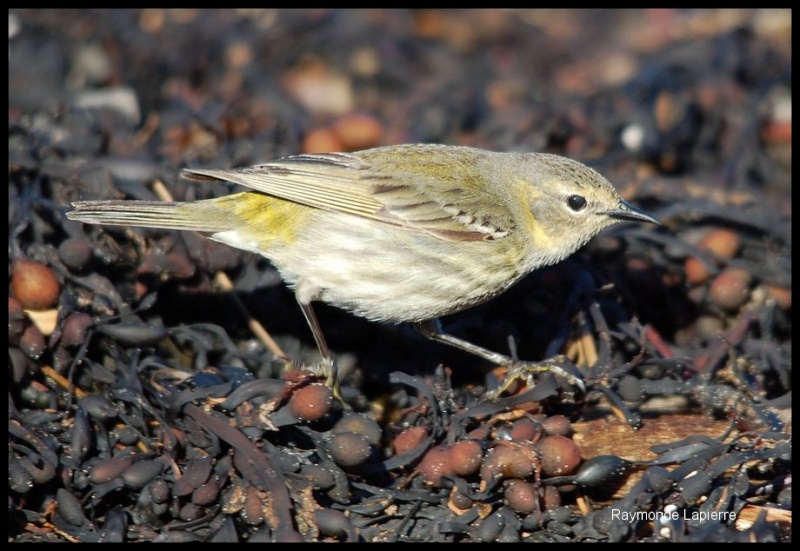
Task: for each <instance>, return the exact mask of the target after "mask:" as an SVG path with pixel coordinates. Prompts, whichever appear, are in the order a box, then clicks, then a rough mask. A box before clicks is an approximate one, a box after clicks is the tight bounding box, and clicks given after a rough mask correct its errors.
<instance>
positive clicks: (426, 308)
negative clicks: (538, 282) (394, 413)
mask: <svg viewBox="0 0 800 551" xmlns="http://www.w3.org/2000/svg"><path fill="white" fill-rule="evenodd" d="M182 176H183V177H184V178H187V179H189V180H195V181H208V180H215V181H220V180H221V181H228V182H233V183H236V184H240V185H241V186H244V187H245V188H247V191H244V192H241V193H236V194H233V195H227V196H224V197H220V198H216V199H206V200H200V201H193V202H183V203H167V202H155V201H118V200H116V201H115V200H112V201H85V202H76V203H73V207H74V210H72V211H70V212H68V213H67V217H68V218H69V219H71V220H79V221H82V222H87V223H92V224H110V225H119V226H140V227H149V228H166V229H177V230H195V231H198V232H204V233H206V234H209V237H210V238H211V239H213V240H215V241H219V242H222V243H226V244H228V245H231V246H233V247H237V248H239V249H244V250H247V251H252V252H255V253H258V254H261V255H263V256H265V257H267V258H268V259H270V261H271V262H272V263H273V265H274V266H275V267H276V268H277V269H278V271H279V272H280V274H281V276H282V277H283V279H284V280H285V281H286V283H287V284H288V285H289V286H290V287H291V288H293V289H294V291H295V295H296V297H297V301H298V302H299V304H300V307H301V308H302V310H303V313H304V315H305V317H306V320H307V322H308V324H309V327H310V328H311V331H312V333H313V335H314V339H315V341H316V343H317V346H318V347H319V349H320V353H321V354H322V357H323V360H324V366H326V367H324V368H323V371H324V372H325V375H326V376H327V378H328V383H329V384H331V385H333V386H334V387H335V388H336V389H338V384H339V382H338V376H337V373H336V367H335V366H336V364H335V362H334V361H333V355H332V354H331V351H330V349H329V348H328V345H327V343H326V341H325V338H324V336H323V333H322V330H321V328H320V325H319V323H318V321H317V318H316V316H315V314H314V310H313V308H312V302H314V301H323V302H326V303H328V304H332V305H334V306H337V307H339V308H343V309H345V310H349V311H350V312H353V313H354V314H356V315H359V316H362V317H365V318H367V319H369V320H374V321H380V322H394V323H401V322H411V323H412V324H414V326H415V327H416V328H417V329H418V330H419V331H420V332H421V333H422V334H423V335H425V336H426V337H428V338H431V339H433V340H436V341H439V342H442V343H445V344H449V345H451V346H454V347H456V348H459V349H461V350H464V351H467V352H470V353H472V354H475V355H477V356H480V357H482V358H484V359H485V360H488V361H489V362H491V363H494V364H498V365H507V366H509V368H510V371H509V377H508V380H511V379H512V378H518V377H527V378H530V373H533V372H537V371H543V370H545V371H551V370H555V371H563V370H559V368H557V367H555V366H554V365H553V364H552V362H551V363H548V362H547V361H545V362H539V363H534V362H520V361H515V360H513V359H512V358H510V357H508V356H505V355H503V354H499V353H496V352H492V351H490V350H487V349H485V348H482V347H480V346H477V345H475V344H472V343H470V342H467V341H464V340H461V339H458V338H456V337H454V336H452V335H449V334H447V333H444V332H443V331H442V330H441V327H440V325H439V324H438V321H437V318H439V317H441V316H444V315H447V314H452V313H454V312H458V311H461V310H464V309H466V308H469V307H471V306H475V305H477V304H480V303H482V302H485V301H487V300H489V299H491V298H492V297H494V296H496V295H498V294H500V293H502V292H503V291H505V290H506V289H508V288H509V287H511V286H512V285H514V284H515V283H516V282H518V281H519V280H520V279H521V278H522V277H524V276H525V275H526V274H528V273H530V272H532V271H533V270H536V269H537V268H541V267H543V266H548V265H551V264H554V263H557V262H559V261H561V260H563V259H564V258H566V257H568V256H569V255H571V254H572V253H574V252H575V251H577V250H578V249H579V248H580V247H581V246H583V245H584V244H585V243H586V242H587V241H589V239H591V238H592V237H593V236H595V235H596V234H597V233H599V232H600V231H601V230H603V229H604V228H606V227H608V226H611V225H612V224H615V223H617V222H620V221H625V220H629V221H635V222H650V223H656V224H657V223H658V222H657V221H656V220H655V219H654V218H652V217H651V216H649V215H647V214H645V213H644V212H642V211H640V210H638V209H636V208H634V207H633V206H632V205H631V204H629V203H628V202H626V201H624V200H623V199H622V198H621V197H620V196H619V195H618V194H617V192H616V191H615V190H614V187H613V186H612V185H611V183H609V181H608V180H606V179H605V178H604V177H603V176H601V175H600V174H599V173H597V172H596V171H595V170H593V169H591V168H589V167H587V166H585V165H583V164H581V163H579V162H577V161H573V160H570V159H567V158H565V157H561V156H558V155H552V154H546V153H497V152H492V151H486V150H482V149H477V148H471V147H461V146H448V145H434V144H408V145H393V146H386V147H377V148H374V149H367V150H364V151H359V152H353V153H327V154H303V155H296V156H290V157H285V158H282V159H279V160H276V161H274V162H270V163H266V164H261V165H256V166H251V167H247V168H239V169H231V170H212V169H199V168H189V169H185V170H184V171H183V173H182ZM562 374H564V373H563V372H562ZM567 376H569V375H567Z"/></svg>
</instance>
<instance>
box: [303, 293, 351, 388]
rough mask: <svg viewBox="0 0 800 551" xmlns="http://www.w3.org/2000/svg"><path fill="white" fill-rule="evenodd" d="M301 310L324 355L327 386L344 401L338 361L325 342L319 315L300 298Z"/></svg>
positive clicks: (322, 367) (322, 366)
mask: <svg viewBox="0 0 800 551" xmlns="http://www.w3.org/2000/svg"><path fill="white" fill-rule="evenodd" d="M297 302H298V304H300V309H301V310H302V311H303V316H305V318H306V322H307V323H308V327H309V328H310V329H311V334H313V335H314V341H315V342H316V343H317V348H318V349H319V353H320V354H321V355H322V363H321V367H320V369H321V371H322V374H323V375H324V376H325V384H326V385H328V386H329V387H331V388H332V389H333V395H334V396H336V398H338V399H339V400H341V401H343V400H342V390H341V386H340V385H339V368H338V366H337V365H336V361H335V360H334V359H333V354H331V349H330V348H328V343H327V342H326V341H325V335H323V334H322V327H320V325H319V320H317V315H316V314H315V313H314V308H312V306H311V303H310V302H304V301H303V300H301V299H300V298H299V297H298V298H297Z"/></svg>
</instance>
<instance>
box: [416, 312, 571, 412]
mask: <svg viewBox="0 0 800 551" xmlns="http://www.w3.org/2000/svg"><path fill="white" fill-rule="evenodd" d="M414 329H416V330H417V331H418V332H419V333H420V334H421V335H422V336H424V337H426V338H429V339H431V340H433V341H436V342H440V343H443V344H447V345H449V346H452V347H454V348H458V349H459V350H463V351H464V352H469V353H470V354H473V355H475V356H478V357H479V358H483V359H484V360H486V361H488V362H490V363H493V364H495V365H500V366H506V367H508V374H507V375H506V378H505V380H504V381H503V384H502V385H501V386H500V388H498V389H497V390H495V391H492V393H491V397H497V396H499V395H500V394H502V393H503V392H505V391H506V390H508V389H509V387H510V386H511V384H512V383H513V382H514V381H517V380H522V381H524V382H525V383H527V384H528V386H531V387H532V386H533V384H532V383H533V381H532V376H533V374H534V373H553V374H555V375H559V376H561V377H563V378H565V379H567V380H568V381H569V382H570V383H572V384H574V385H575V386H577V387H578V388H580V389H581V391H582V392H586V386H585V385H584V384H583V381H582V380H581V378H580V373H578V372H577V370H575V373H570V372H569V371H567V369H569V368H570V367H571V368H573V369H574V366H572V365H571V364H570V362H569V361H568V360H567V358H566V357H564V356H554V357H553V358H548V359H546V360H543V361H541V362H523V361H519V360H515V359H514V358H511V357H510V356H505V355H503V354H499V353H497V352H492V351H491V350H488V349H486V348H483V347H482V346H478V345H477V344H472V343H471V342H468V341H465V340H463V339H459V338H458V337H454V336H453V335H449V334H447V333H445V332H444V330H442V325H441V323H439V320H427V321H423V322H417V323H415V324H414Z"/></svg>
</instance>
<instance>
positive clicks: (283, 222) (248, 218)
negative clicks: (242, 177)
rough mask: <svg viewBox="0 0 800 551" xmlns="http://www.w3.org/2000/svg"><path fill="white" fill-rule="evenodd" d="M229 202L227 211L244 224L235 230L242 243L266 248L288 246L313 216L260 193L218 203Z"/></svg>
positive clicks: (302, 208)
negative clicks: (247, 240)
mask: <svg viewBox="0 0 800 551" xmlns="http://www.w3.org/2000/svg"><path fill="white" fill-rule="evenodd" d="M219 201H220V202H228V201H229V202H230V203H231V205H232V208H231V209H230V210H231V211H233V212H234V213H235V215H236V216H237V217H238V218H240V219H241V220H242V221H243V222H244V224H242V227H240V228H237V230H238V231H239V232H240V234H243V235H242V236H243V237H244V238H246V239H252V240H253V241H256V242H258V243H259V244H260V245H261V247H263V248H265V249H266V248H268V247H269V246H271V245H274V244H276V243H275V242H277V241H280V242H281V243H280V244H282V245H290V244H292V243H293V242H294V241H295V240H296V239H297V236H298V233H299V231H300V230H302V229H303V228H305V227H306V226H307V224H308V223H309V221H310V218H311V216H312V215H313V214H314V211H315V210H316V209H314V208H313V207H307V206H305V205H299V204H297V203H293V202H291V201H286V200H284V199H278V198H276V197H271V196H269V195H264V194H262V193H252V192H244V193H237V194H235V195H229V196H227V197H222V198H220V199H219Z"/></svg>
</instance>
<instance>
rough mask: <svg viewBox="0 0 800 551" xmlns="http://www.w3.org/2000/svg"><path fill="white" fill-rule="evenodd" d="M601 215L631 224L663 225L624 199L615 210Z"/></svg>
mask: <svg viewBox="0 0 800 551" xmlns="http://www.w3.org/2000/svg"><path fill="white" fill-rule="evenodd" d="M601 214H605V215H606V216H610V217H611V218H616V219H618V220H628V221H631V222H650V223H651V224H656V225H659V226H660V225H661V222H659V221H658V220H656V219H655V218H653V217H652V216H650V215H649V214H645V213H644V212H642V211H640V210H639V209H637V208H636V207H634V206H633V205H631V204H630V203H628V202H627V201H625V200H624V199H620V201H619V206H618V207H617V208H616V209H614V210H607V211H605V212H603V213H601Z"/></svg>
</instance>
